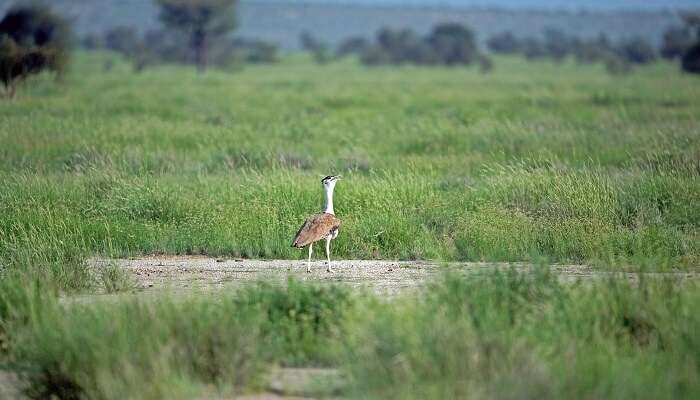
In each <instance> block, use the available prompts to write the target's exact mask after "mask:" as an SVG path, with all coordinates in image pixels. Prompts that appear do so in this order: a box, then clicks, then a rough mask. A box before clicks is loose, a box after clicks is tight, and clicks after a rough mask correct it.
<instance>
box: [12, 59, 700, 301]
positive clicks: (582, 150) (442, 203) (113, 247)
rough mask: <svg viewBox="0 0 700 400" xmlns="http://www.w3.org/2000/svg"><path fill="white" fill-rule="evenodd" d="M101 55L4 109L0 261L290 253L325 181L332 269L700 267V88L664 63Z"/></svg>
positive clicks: (74, 282)
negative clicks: (246, 62)
mask: <svg viewBox="0 0 700 400" xmlns="http://www.w3.org/2000/svg"><path fill="white" fill-rule="evenodd" d="M105 57H109V56H106V55H102V56H97V57H96V56H88V55H80V56H79V57H78V61H77V65H76V66H75V69H74V71H75V72H74V74H73V75H71V76H70V77H69V78H68V81H67V82H66V83H65V84H64V85H59V86H56V85H55V84H54V83H52V82H48V81H47V82H44V81H39V82H37V83H34V84H33V85H31V86H30V87H28V88H27V90H26V91H25V92H24V95H23V96H21V97H20V98H19V99H17V100H16V101H13V102H2V103H0V115H1V116H2V119H3V122H4V123H3V124H0V140H2V142H3V146H2V148H0V177H1V178H0V210H2V213H0V220H1V222H2V224H0V254H2V259H3V260H4V261H3V264H5V265H7V264H12V263H14V262H15V261H17V260H16V259H17V258H22V259H24V262H23V263H24V264H25V265H27V264H42V265H44V267H42V268H44V270H52V271H54V272H52V274H53V275H54V276H58V275H56V274H61V273H62V272H61V271H60V268H54V267H50V266H48V265H49V264H51V263H52V262H50V260H41V259H42V258H44V259H46V258H48V259H56V257H59V258H60V257H63V256H61V255H59V254H56V253H57V252H58V253H60V252H67V251H68V250H66V249H68V248H71V249H73V250H70V252H71V253H83V254H102V255H112V256H126V255H138V254H143V253H187V254H189V253H203V254H211V255H228V256H243V257H269V258H295V257H300V255H299V253H297V252H295V251H293V250H292V249H290V248H289V246H287V242H288V241H289V240H290V237H291V236H292V235H293V234H294V232H295V230H296V228H297V227H298V225H299V224H300V222H301V221H302V219H303V218H304V217H305V216H306V215H308V214H310V213H312V212H316V211H318V209H320V207H321V202H322V199H321V193H320V190H319V185H318V178H319V175H326V174H328V173H332V172H333V173H344V174H345V176H346V180H344V181H343V182H342V183H341V184H340V185H339V186H338V193H337V198H336V199H337V200H336V201H337V205H336V209H337V211H338V214H339V216H340V217H341V219H342V220H343V221H344V226H343V233H342V234H341V236H340V238H339V239H338V240H337V241H336V243H337V244H336V249H335V254H337V255H338V256H339V257H344V258H350V257H352V258H403V259H442V260H493V261H527V260H535V259H538V258H541V257H547V258H549V259H551V260H554V261H559V262H587V263H595V264H600V265H608V266H610V265H619V264H634V265H639V264H643V265H646V266H649V267H653V268H669V267H686V268H687V267H691V266H694V265H697V261H698V254H699V250H698V244H697V243H698V242H700V241H699V240H698V223H699V222H700V221H699V220H698V217H697V216H698V215H700V212H699V210H698V201H697V199H698V198H700V183H699V182H700V180H698V176H699V175H698V174H699V173H700V166H698V163H697V160H698V159H699V158H700V147H698V146H699V145H698V143H700V140H698V130H697V129H696V128H697V125H698V120H697V115H698V114H697V113H696V112H695V111H696V110H695V106H694V105H695V104H697V101H698V98H697V97H698V96H697V91H695V90H693V88H694V84H695V83H694V82H692V79H691V78H689V77H687V76H682V75H678V74H676V73H675V71H673V70H672V69H671V67H670V66H657V67H655V68H650V69H648V70H642V71H640V72H639V73H638V74H636V75H635V76H633V77H630V78H626V79H613V78H610V77H608V76H606V75H605V74H604V72H603V71H600V70H599V69H597V68H594V67H590V68H589V67H576V68H574V67H573V66H568V67H566V68H561V69H554V70H551V68H550V67H548V66H546V65H544V64H538V63H535V64H527V63H521V62H520V61H516V60H512V59H503V60H499V61H501V62H500V63H499V67H500V68H499V69H498V70H497V71H496V72H495V73H494V74H492V75H487V76H483V75H480V74H478V73H476V72H474V71H464V70H458V69H440V68H434V69H422V68H412V67H407V68H401V69H383V68H378V69H373V70H372V71H369V70H366V69H363V68H361V67H359V66H356V65H354V64H351V63H338V64H334V65H330V66H326V67H318V66H312V65H309V64H305V63H298V62H297V61H288V62H286V63H282V64H280V65H277V66H270V67H260V68H251V69H249V70H245V71H243V72H240V73H238V74H235V75H234V74H229V73H221V72H214V71H212V72H210V73H208V74H207V75H205V76H197V77H195V76H192V72H191V71H189V70H187V69H185V68H176V67H159V68H154V69H152V70H149V71H147V72H145V73H144V74H137V75H135V74H132V73H130V72H129V71H130V70H129V69H128V66H126V65H122V64H120V63H119V62H116V64H115V65H116V67H115V68H114V69H112V70H110V71H109V72H105V71H103V70H102V69H101V68H100V65H101V62H103V61H104V59H105ZM544 70H547V71H549V72H548V73H543V72H542V71H544ZM338 76H342V77H343V79H338V78H337V77H338ZM333 77H335V78H333ZM332 78H333V79H332ZM44 254H45V255H44ZM32 257H34V258H39V259H40V260H39V261H40V262H36V261H35V260H32V259H31V258H32ZM13 260H15V261H13ZM47 261H49V262H47ZM52 268H53V269H52ZM71 271H78V270H77V269H71ZM76 273H78V272H76ZM57 279H58V278H57ZM60 279H63V280H64V281H65V283H64V284H62V286H64V287H68V288H78V289H79V286H81V285H82V284H81V283H80V282H84V281H85V280H84V279H82V278H80V277H75V278H71V277H70V274H67V275H66V276H65V277H63V278H60Z"/></svg>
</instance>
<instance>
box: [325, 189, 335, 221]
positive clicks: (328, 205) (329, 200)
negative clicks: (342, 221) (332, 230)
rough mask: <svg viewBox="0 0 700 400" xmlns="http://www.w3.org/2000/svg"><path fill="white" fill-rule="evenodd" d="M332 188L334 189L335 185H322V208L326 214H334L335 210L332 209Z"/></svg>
mask: <svg viewBox="0 0 700 400" xmlns="http://www.w3.org/2000/svg"><path fill="white" fill-rule="evenodd" d="M333 189H335V185H330V186H324V187H323V191H324V192H325V194H326V208H325V209H324V210H323V212H324V213H326V214H334V215H335V212H334V211H333Z"/></svg>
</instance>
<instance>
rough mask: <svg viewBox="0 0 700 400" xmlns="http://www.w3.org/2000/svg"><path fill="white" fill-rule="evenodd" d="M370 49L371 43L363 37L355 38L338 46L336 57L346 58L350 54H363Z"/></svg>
mask: <svg viewBox="0 0 700 400" xmlns="http://www.w3.org/2000/svg"><path fill="white" fill-rule="evenodd" d="M369 47H370V44H369V41H367V39H365V38H363V37H361V36H353V37H349V38H347V39H345V40H343V42H342V43H340V46H338V50H337V51H336V55H337V56H338V57H345V56H347V55H350V54H353V53H354V54H362V53H363V52H364V51H365V50H367V48H369Z"/></svg>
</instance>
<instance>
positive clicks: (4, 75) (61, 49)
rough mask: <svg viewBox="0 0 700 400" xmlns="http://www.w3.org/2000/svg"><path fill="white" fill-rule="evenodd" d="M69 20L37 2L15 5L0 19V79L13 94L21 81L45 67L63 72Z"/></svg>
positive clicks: (11, 94) (11, 95)
mask: <svg viewBox="0 0 700 400" xmlns="http://www.w3.org/2000/svg"><path fill="white" fill-rule="evenodd" d="M70 36H71V34H70V30H69V28H68V25H67V23H66V22H65V21H64V20H63V19H62V18H60V17H59V16H57V15H55V14H53V13H52V12H51V11H50V10H49V9H48V8H46V7H43V6H40V5H38V4H32V5H26V6H23V5H20V6H13V7H12V8H10V9H9V11H8V12H7V14H6V15H5V16H4V18H3V19H2V20H0V81H1V82H2V83H3V85H4V86H5V92H6V94H7V96H8V97H13V96H14V94H15V90H16V85H17V83H18V82H19V81H22V80H24V79H26V78H28V77H29V76H30V75H33V74H38V73H40V72H41V71H44V70H51V71H54V72H57V73H59V74H60V73H62V72H63V71H64V69H65V67H66V65H67V63H68V53H69V46H70Z"/></svg>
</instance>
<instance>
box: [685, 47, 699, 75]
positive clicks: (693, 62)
mask: <svg viewBox="0 0 700 400" xmlns="http://www.w3.org/2000/svg"><path fill="white" fill-rule="evenodd" d="M681 67H682V68H683V71H685V72H689V73H691V74H700V42H698V43H696V44H695V45H694V46H692V47H691V48H690V49H688V50H687V51H686V53H685V54H684V55H683V59H682V60H681Z"/></svg>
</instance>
